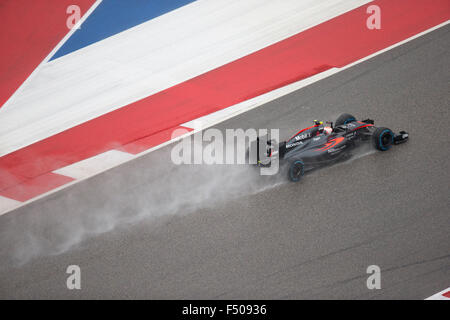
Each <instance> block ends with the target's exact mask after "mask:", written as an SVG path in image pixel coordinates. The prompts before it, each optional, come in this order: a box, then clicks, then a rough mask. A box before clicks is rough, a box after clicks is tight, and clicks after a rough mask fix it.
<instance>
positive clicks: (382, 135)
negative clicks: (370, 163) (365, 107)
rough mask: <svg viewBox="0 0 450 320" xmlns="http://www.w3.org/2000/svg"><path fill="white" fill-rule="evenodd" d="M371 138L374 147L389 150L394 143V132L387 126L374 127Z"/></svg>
mask: <svg viewBox="0 0 450 320" xmlns="http://www.w3.org/2000/svg"><path fill="white" fill-rule="evenodd" d="M372 138H373V143H374V145H375V148H377V149H378V150H380V151H386V150H389V149H390V148H391V147H392V144H393V143H394V133H393V132H392V130H391V129H389V128H384V127H380V128H376V129H375V132H374V133H373V135H372Z"/></svg>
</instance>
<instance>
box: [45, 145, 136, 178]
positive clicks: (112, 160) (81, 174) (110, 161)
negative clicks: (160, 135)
mask: <svg viewBox="0 0 450 320" xmlns="http://www.w3.org/2000/svg"><path fill="white" fill-rule="evenodd" d="M133 158H135V156H134V155H132V154H130V153H126V152H122V151H118V150H110V151H107V152H104V153H100V154H98V155H96V156H94V157H91V158H88V159H85V160H82V161H79V162H76V163H74V164H71V165H69V166H66V167H64V168H60V169H58V170H55V171H53V172H54V173H57V174H62V175H64V176H67V177H71V178H74V179H85V178H89V177H92V176H94V175H96V174H98V173H100V172H103V171H106V170H108V169H111V168H113V167H116V166H118V165H120V164H122V163H124V162H127V161H130V160H131V159H133Z"/></svg>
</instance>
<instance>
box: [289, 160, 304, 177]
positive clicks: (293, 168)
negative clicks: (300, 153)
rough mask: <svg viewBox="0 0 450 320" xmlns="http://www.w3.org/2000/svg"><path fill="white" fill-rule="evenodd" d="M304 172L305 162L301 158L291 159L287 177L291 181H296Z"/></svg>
mask: <svg viewBox="0 0 450 320" xmlns="http://www.w3.org/2000/svg"><path fill="white" fill-rule="evenodd" d="M304 174H305V164H304V163H303V161H301V160H295V161H292V162H291V164H290V166H289V170H288V178H289V180H291V181H292V182H298V181H300V179H301V178H302V177H303V175H304Z"/></svg>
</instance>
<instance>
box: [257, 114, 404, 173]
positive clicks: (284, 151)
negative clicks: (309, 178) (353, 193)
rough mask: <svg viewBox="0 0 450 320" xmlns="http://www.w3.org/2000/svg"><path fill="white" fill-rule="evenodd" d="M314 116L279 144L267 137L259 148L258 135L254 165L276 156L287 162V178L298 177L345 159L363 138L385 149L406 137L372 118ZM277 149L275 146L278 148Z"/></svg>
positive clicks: (261, 164) (349, 115)
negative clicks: (325, 119) (263, 147)
mask: <svg viewBox="0 0 450 320" xmlns="http://www.w3.org/2000/svg"><path fill="white" fill-rule="evenodd" d="M327 125H328V126H324V124H323V122H322V121H317V120H314V125H313V126H311V127H308V128H305V129H302V130H300V131H299V132H297V133H296V134H295V135H294V136H293V137H291V138H290V139H289V140H287V141H285V142H281V143H279V144H278V148H276V143H275V141H273V140H266V141H265V144H266V150H262V152H260V151H259V149H260V147H259V146H260V141H259V139H260V138H258V139H257V149H258V150H257V152H256V154H257V157H258V158H257V161H256V162H257V165H258V166H270V165H271V163H272V161H273V160H274V159H275V158H278V160H280V163H281V162H287V165H288V167H287V171H288V172H287V173H288V178H289V180H291V181H293V182H297V181H300V179H301V178H302V176H303V175H304V174H305V173H306V172H307V171H310V170H313V169H316V168H319V167H322V166H325V165H328V164H332V163H335V162H338V161H342V160H345V159H348V158H349V157H350V156H351V152H350V151H351V150H353V149H355V148H357V147H358V146H360V145H361V144H362V143H363V142H364V141H370V140H372V142H373V144H374V146H375V148H376V149H378V150H380V151H386V150H389V149H390V148H391V146H392V145H394V144H400V143H403V142H406V141H407V140H408V133H407V132H405V131H400V132H399V133H394V132H393V131H392V130H391V129H388V128H385V127H375V126H374V121H373V120H371V119H366V120H363V121H358V120H356V118H355V117H354V116H352V115H351V114H347V113H344V114H342V115H341V116H339V117H338V118H337V120H336V122H335V123H334V125H333V123H332V122H327ZM277 149H278V150H277Z"/></svg>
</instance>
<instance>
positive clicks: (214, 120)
mask: <svg viewBox="0 0 450 320" xmlns="http://www.w3.org/2000/svg"><path fill="white" fill-rule="evenodd" d="M449 22H450V20H448V21H446V22H444V23H442V24H440V25H438V26H435V27H433V28H430V29H428V30H426V31H424V32H421V33H419V34H417V35H415V36H412V37H410V38H408V39H406V40H404V41H401V42H399V43H397V44H395V45H392V46H390V47H388V48H386V49H383V50H380V51H378V52H376V53H374V54H372V55H370V56H367V57H365V58H363V59H361V60H358V61H356V62H354V63H352V64H349V65H347V66H345V67H342V68H334V69H331V70H328V71H325V72H323V73H320V74H317V75H315V76H313V77H311V78H308V79H304V80H301V81H298V82H295V83H292V84H290V85H287V86H285V87H282V88H279V89H277V90H273V91H271V92H269V93H266V94H264V95H262V96H261V97H256V98H254V99H251V100H253V101H252V102H247V101H245V102H242V103H240V104H237V105H235V106H232V107H229V108H227V109H224V110H221V111H219V112H216V113H213V114H210V115H208V116H205V117H201V118H199V119H198V122H197V123H196V122H195V120H194V121H192V122H189V123H186V125H187V127H189V128H193V129H194V130H193V131H190V132H188V133H186V134H184V135H182V136H179V137H177V138H175V139H172V140H169V141H166V142H164V143H162V144H160V145H157V146H155V147H153V148H151V149H148V150H145V151H143V152H141V153H139V154H138V155H136V156H135V158H138V157H142V156H144V155H146V154H148V153H150V152H153V151H155V150H158V149H160V148H163V147H165V146H168V145H170V144H172V143H174V142H177V141H179V140H181V139H183V138H185V137H188V136H190V135H192V134H194V133H196V132H198V131H199V130H201V129H206V128H208V127H211V126H213V125H216V124H218V123H220V122H223V121H225V120H228V119H229V118H232V117H235V116H237V115H239V114H241V113H244V112H246V111H249V110H251V109H254V108H256V107H258V106H261V105H263V104H265V103H267V102H270V101H272V100H274V99H277V98H279V97H281V96H283V95H286V94H289V93H291V92H293V91H296V90H298V89H301V88H303V87H306V86H308V85H310V84H312V83H315V82H317V81H320V80H322V79H324V78H327V77H329V76H331V75H333V74H336V73H338V72H340V71H343V70H346V69H348V68H350V67H352V66H354V65H357V64H359V63H361V62H364V61H366V60H369V59H371V58H373V57H375V56H377V55H379V54H381V53H384V52H386V51H388V50H391V49H393V48H395V47H398V46H400V45H402V44H405V43H407V42H409V41H411V40H414V39H416V38H418V37H421V36H423V35H425V34H427V33H429V32H432V31H434V30H436V29H439V28H441V27H443V26H445V25H447V24H448V23H449ZM249 101H250V100H249ZM57 171H58V170H57ZM55 172H56V171H55ZM99 173H100V172H99ZM87 178H89V177H84V178H81V179H78V180H75V181H72V182H70V183H68V184H66V185H64V186H61V187H58V188H56V189H54V190H51V191H49V192H47V193H44V194H42V195H40V196H38V197H36V198H33V199H30V200H28V201H26V202H23V203H22V204H21V205H26V204H28V203H31V202H33V201H36V200H38V199H42V198H45V197H46V196H48V195H50V194H52V193H55V192H58V191H60V190H62V189H64V188H67V187H69V186H71V185H73V184H75V183H78V182H81V181H83V180H85V179H87ZM10 210H12V209H10ZM10 210H8V211H10ZM8 211H2V210H0V214H4V213H6V212H8Z"/></svg>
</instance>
